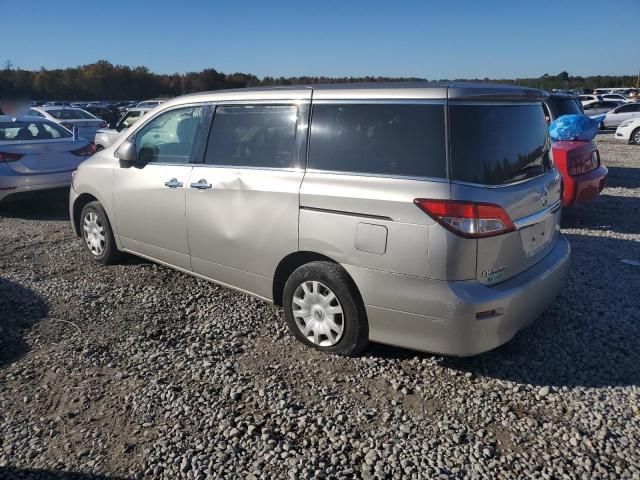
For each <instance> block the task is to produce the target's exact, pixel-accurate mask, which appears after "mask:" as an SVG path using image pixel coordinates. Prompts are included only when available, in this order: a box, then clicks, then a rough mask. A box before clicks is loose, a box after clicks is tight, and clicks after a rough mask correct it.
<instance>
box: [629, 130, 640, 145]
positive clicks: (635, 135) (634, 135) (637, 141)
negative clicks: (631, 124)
mask: <svg viewBox="0 0 640 480" xmlns="http://www.w3.org/2000/svg"><path fill="white" fill-rule="evenodd" d="M629 139H630V140H631V143H633V144H634V145H640V127H638V128H636V129H635V130H634V131H633V132H631V137H629Z"/></svg>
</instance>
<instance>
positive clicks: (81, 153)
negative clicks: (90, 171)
mask: <svg viewBox="0 0 640 480" xmlns="http://www.w3.org/2000/svg"><path fill="white" fill-rule="evenodd" d="M71 153H73V154H74V155H77V156H78V157H90V156H91V155H93V154H94V153H96V146H95V145H94V144H93V143H90V144H89V145H87V146H86V147H82V148H78V149H77V150H71Z"/></svg>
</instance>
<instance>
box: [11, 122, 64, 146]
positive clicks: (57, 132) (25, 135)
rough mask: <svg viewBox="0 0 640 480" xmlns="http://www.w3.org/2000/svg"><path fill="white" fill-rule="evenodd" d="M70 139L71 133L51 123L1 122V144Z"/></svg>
mask: <svg viewBox="0 0 640 480" xmlns="http://www.w3.org/2000/svg"><path fill="white" fill-rule="evenodd" d="M68 137H71V132H69V131H68V130H66V129H64V128H62V127H61V126H59V125H56V124H55V123H51V122H0V142H2V141H5V142H6V141H10V140H18V141H19V140H53V139H57V138H68Z"/></svg>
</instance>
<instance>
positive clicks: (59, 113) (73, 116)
mask: <svg viewBox="0 0 640 480" xmlns="http://www.w3.org/2000/svg"><path fill="white" fill-rule="evenodd" d="M47 113H48V114H49V115H51V116H52V117H53V118H57V119H58V120H82V119H91V120H93V119H94V118H95V117H94V116H93V115H91V114H90V113H89V112H85V111H84V110H80V109H78V108H65V109H60V110H47Z"/></svg>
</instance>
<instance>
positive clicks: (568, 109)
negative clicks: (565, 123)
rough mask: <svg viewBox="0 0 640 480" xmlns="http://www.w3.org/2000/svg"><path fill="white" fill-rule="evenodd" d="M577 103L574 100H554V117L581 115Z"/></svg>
mask: <svg viewBox="0 0 640 480" xmlns="http://www.w3.org/2000/svg"><path fill="white" fill-rule="evenodd" d="M578 103H579V101H578V100H576V99H574V98H567V99H563V100H555V101H554V102H553V108H554V110H555V117H556V118H558V117H561V116H562V115H582V110H581V109H580V106H579V105H578Z"/></svg>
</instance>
